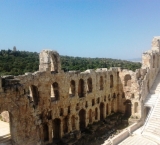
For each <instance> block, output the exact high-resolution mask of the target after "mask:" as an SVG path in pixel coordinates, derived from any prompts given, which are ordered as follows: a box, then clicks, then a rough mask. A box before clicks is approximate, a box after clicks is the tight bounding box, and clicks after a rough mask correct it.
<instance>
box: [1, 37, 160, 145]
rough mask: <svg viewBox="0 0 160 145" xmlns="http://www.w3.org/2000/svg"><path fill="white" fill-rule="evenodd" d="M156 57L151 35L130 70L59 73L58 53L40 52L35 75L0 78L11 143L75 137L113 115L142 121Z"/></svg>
mask: <svg viewBox="0 0 160 145" xmlns="http://www.w3.org/2000/svg"><path fill="white" fill-rule="evenodd" d="M159 55H160V37H154V38H153V41H152V49H151V50H149V51H147V52H145V53H144V54H143V56H142V67H141V69H138V70H136V71H135V72H133V71H131V70H125V69H124V70H122V69H121V68H110V69H109V70H107V69H106V68H100V69H97V70H86V71H84V72H79V71H69V72H63V71H62V70H61V63H60V57H59V54H58V53H57V52H56V51H51V50H43V51H42V52H41V53H40V65H39V71H37V72H34V73H26V74H25V75H20V76H1V78H0V113H2V112H3V111H8V112H9V118H10V131H11V139H12V144H13V145H36V144H37V145H45V144H48V143H52V139H53V138H54V139H57V138H62V137H63V136H65V135H66V134H68V133H70V132H77V136H76V137H77V138H79V135H80V130H83V129H84V128H85V127H87V126H88V125H89V124H92V123H93V122H97V121H99V120H103V119H104V118H106V117H107V116H109V115H111V114H112V113H113V112H122V113H124V114H125V115H126V116H128V117H130V118H137V119H141V120H142V119H145V113H144V112H145V107H144V105H143V102H144V100H145V97H146V96H147V94H148V92H149V90H150V88H151V86H152V84H153V82H154V80H155V77H156V75H157V73H158V71H159V66H160V59H159ZM2 117H3V114H2Z"/></svg>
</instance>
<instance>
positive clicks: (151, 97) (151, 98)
mask: <svg viewBox="0 0 160 145" xmlns="http://www.w3.org/2000/svg"><path fill="white" fill-rule="evenodd" d="M158 96H159V94H148V96H147V97H146V100H145V102H144V106H148V107H153V106H154V105H155V103H156V101H157V99H158Z"/></svg>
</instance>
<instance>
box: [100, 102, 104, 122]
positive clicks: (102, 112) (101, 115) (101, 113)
mask: <svg viewBox="0 0 160 145" xmlns="http://www.w3.org/2000/svg"><path fill="white" fill-rule="evenodd" d="M99 107H100V120H103V119H104V104H103V103H100V106H99Z"/></svg>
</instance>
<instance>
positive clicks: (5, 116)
mask: <svg viewBox="0 0 160 145" xmlns="http://www.w3.org/2000/svg"><path fill="white" fill-rule="evenodd" d="M0 113H1V114H0V144H5V143H6V142H11V139H12V132H11V127H12V126H11V114H10V113H9V112H8V111H3V112H0Z"/></svg>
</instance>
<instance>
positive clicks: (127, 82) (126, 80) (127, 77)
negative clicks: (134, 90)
mask: <svg viewBox="0 0 160 145" xmlns="http://www.w3.org/2000/svg"><path fill="white" fill-rule="evenodd" d="M124 86H128V87H131V75H129V74H128V75H125V77H124Z"/></svg>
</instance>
